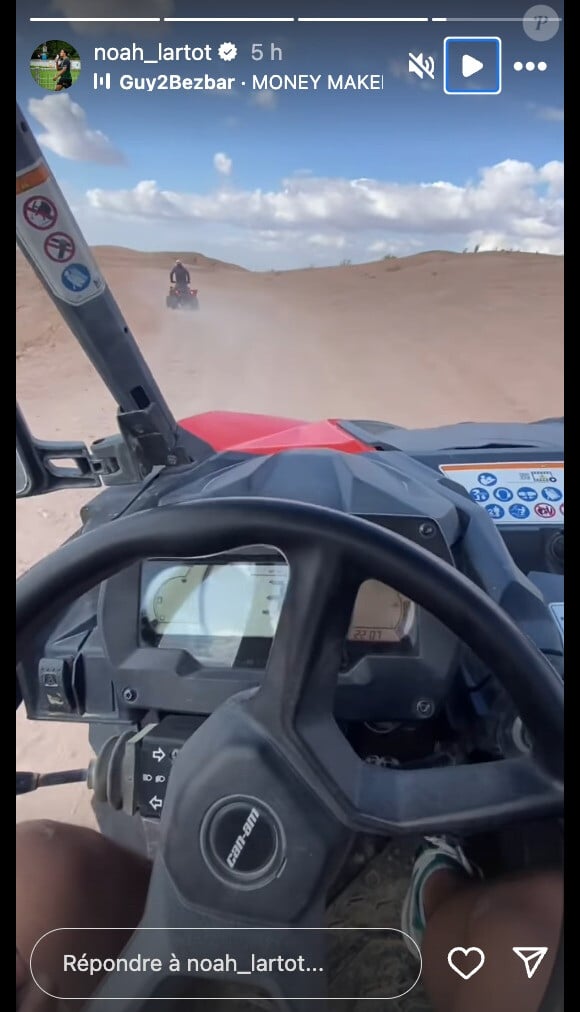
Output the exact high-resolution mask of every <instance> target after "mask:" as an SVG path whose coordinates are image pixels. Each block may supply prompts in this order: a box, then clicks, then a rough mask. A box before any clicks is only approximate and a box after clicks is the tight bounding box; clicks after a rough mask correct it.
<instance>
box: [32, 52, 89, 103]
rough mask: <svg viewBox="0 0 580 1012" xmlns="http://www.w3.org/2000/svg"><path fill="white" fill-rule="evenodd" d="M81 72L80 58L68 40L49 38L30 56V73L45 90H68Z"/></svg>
mask: <svg viewBox="0 0 580 1012" xmlns="http://www.w3.org/2000/svg"><path fill="white" fill-rule="evenodd" d="M80 72H81V59H80V56H79V54H78V51H77V50H76V49H75V47H74V46H72V45H71V44H70V42H63V41H62V39H49V40H48V41H47V42H43V43H41V45H40V46H38V47H37V48H36V49H35V50H34V52H33V54H32V56H31V57H30V73H31V74H32V76H33V78H34V80H35V81H36V83H37V84H38V86H39V87H40V88H44V90H45V91H68V89H69V88H71V87H72V86H73V84H76V82H77V80H78V77H79V74H80Z"/></svg>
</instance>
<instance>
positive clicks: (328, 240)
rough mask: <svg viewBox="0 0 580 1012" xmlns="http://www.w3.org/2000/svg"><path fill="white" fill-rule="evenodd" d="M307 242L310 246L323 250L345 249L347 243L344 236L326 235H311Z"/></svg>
mask: <svg viewBox="0 0 580 1012" xmlns="http://www.w3.org/2000/svg"><path fill="white" fill-rule="evenodd" d="M306 241H307V242H308V245H309V246H318V247H320V248H321V249H344V247H345V246H346V242H347V240H346V238H345V236H344V235H325V234H324V233H317V234H316V235H309V236H308V239H307V240H306Z"/></svg>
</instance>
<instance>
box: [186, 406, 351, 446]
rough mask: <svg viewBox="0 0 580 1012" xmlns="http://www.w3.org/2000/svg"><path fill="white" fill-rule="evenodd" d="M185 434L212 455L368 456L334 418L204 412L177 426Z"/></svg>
mask: <svg viewBox="0 0 580 1012" xmlns="http://www.w3.org/2000/svg"><path fill="white" fill-rule="evenodd" d="M179 424H180V425H181V426H182V427H183V428H184V429H186V431H187V432H191V433H192V435H194V436H197V437H198V438H199V439H203V440H204V441H205V442H206V443H209V445H210V446H212V447H213V448H214V450H215V451H216V453H223V452H224V451H225V450H239V451H241V452H242V453H256V454H265V453H281V452H282V451H284V450H306V449H310V450H314V449H327V450H340V451H341V452H342V453H368V451H369V447H368V446H365V444H364V443H359V441H358V440H357V439H354V438H353V437H352V436H350V435H349V434H348V432H345V431H344V429H341V428H340V426H339V424H338V422H336V421H335V420H334V419H326V420H325V421H321V422H305V421H301V420H300V419H297V418H277V417H276V416H275V415H251V414H246V413H245V412H236V411H207V412H205V413H204V414H201V415H193V416H192V417H191V418H185V419H183V421H182V422H180V423H179Z"/></svg>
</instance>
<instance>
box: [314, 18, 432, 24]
mask: <svg viewBox="0 0 580 1012" xmlns="http://www.w3.org/2000/svg"><path fill="white" fill-rule="evenodd" d="M296 20H297V21H306V22H308V23H309V24H333V25H334V24H353V23H359V22H361V21H364V22H365V23H366V22H368V23H375V24H376V23H378V22H383V23H386V22H387V21H389V22H393V21H405V22H411V21H412V22H413V23H417V22H419V21H423V22H425V21H429V18H296Z"/></svg>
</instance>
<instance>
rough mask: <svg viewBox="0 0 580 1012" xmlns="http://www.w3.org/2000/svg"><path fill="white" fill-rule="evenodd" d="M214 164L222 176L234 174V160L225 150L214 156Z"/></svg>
mask: <svg viewBox="0 0 580 1012" xmlns="http://www.w3.org/2000/svg"><path fill="white" fill-rule="evenodd" d="M213 166H214V169H215V170H216V171H217V172H219V174H220V176H231V174H232V168H233V162H232V160H231V158H229V157H228V155H225V154H224V153H223V151H218V152H217V154H215V155H214V156H213Z"/></svg>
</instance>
